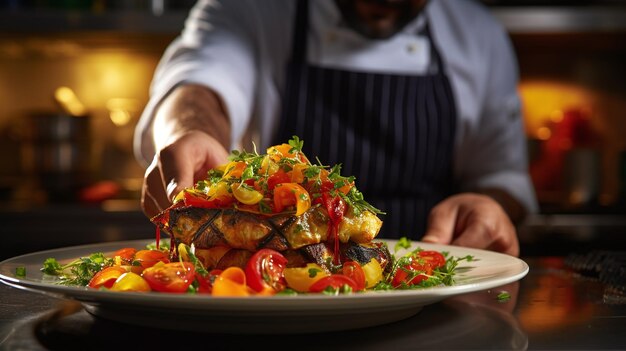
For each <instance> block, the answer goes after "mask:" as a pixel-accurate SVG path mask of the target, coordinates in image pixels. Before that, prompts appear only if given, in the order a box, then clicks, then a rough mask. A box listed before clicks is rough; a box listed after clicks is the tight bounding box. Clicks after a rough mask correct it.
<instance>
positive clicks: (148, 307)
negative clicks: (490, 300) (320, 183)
mask: <svg viewBox="0 0 626 351" xmlns="http://www.w3.org/2000/svg"><path fill="white" fill-rule="evenodd" d="M152 241H153V240H134V241H121V242H109V243H102V244H93V245H83V246H74V247H67V248H62V249H56V250H48V251H41V252H36V253H32V254H27V255H22V256H17V257H14V258H11V259H8V260H5V261H3V262H1V263H0V281H2V282H3V283H5V284H8V285H11V286H14V287H17V288H22V289H28V290H33V291H37V292H41V293H45V294H52V295H54V296H57V297H61V298H69V299H75V300H78V301H80V302H82V303H83V305H84V306H85V308H86V309H87V310H88V311H89V312H90V313H92V314H94V315H97V316H100V317H103V318H107V319H112V320H116V321H120V322H125V323H132V324H139V325H146V326H155V327H160V328H168V329H179V330H196V331H211V332H221V333H261V334H268V333H309V332H323V331H337V330H348V329H356V328H363V327H370V326H374V325H380V324H385V323H390V322H394V321H398V320H402V319H405V318H408V317H410V316H413V315H415V314H416V313H418V312H419V311H420V309H421V308H422V307H423V306H425V305H428V304H432V303H435V302H438V301H441V300H443V299H446V298H448V297H451V296H456V295H460V294H464V293H469V292H475V291H480V290H486V289H491V288H495V287H498V286H501V285H504V284H508V283H511V282H514V281H517V280H519V279H521V278H523V277H524V276H525V275H526V274H527V273H528V265H527V264H526V263H525V262H524V261H522V260H520V259H518V258H515V257H512V256H508V255H504V254H500V253H496V252H491V251H485V250H477V249H470V248H463V247H456V246H446V245H433V244H426V243H421V242H414V243H413V246H412V247H411V249H414V248H416V247H417V246H419V247H421V248H423V249H425V250H437V251H447V252H449V253H450V255H452V256H457V257H461V256H465V255H473V256H474V258H476V260H475V261H472V262H462V263H461V264H460V265H459V267H462V269H461V270H460V273H459V274H458V275H457V276H456V283H455V285H453V286H441V287H432V288H426V289H417V290H399V291H372V292H367V293H356V294H351V295H341V296H326V295H321V294H320V295H298V296H265V297H260V296H255V297H243V298H239V297H237V298H235V297H232V298H229V297H211V296H206V295H178V294H164V293H132V292H110V291H101V290H93V289H89V288H79V287H69V286H63V285H58V284H56V279H54V277H50V276H44V275H43V274H42V273H41V272H40V270H39V269H40V268H41V266H42V264H43V262H44V260H45V259H46V258H49V257H54V258H56V259H57V260H59V261H65V260H70V259H74V258H77V257H82V256H87V255H89V254H91V253H94V252H103V253H105V254H106V253H110V252H113V251H115V250H117V249H120V248H122V247H135V248H145V246H146V244H148V243H150V242H152ZM383 241H386V242H387V243H388V244H389V248H390V250H392V251H393V250H394V245H395V243H396V241H395V240H383ZM400 254H402V251H400V252H398V253H397V255H400ZM17 267H25V268H26V277H23V278H17V277H16V276H15V272H16V268H17Z"/></svg>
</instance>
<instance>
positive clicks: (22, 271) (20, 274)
mask: <svg viewBox="0 0 626 351" xmlns="http://www.w3.org/2000/svg"><path fill="white" fill-rule="evenodd" d="M15 277H16V278H26V267H22V266H20V267H15Z"/></svg>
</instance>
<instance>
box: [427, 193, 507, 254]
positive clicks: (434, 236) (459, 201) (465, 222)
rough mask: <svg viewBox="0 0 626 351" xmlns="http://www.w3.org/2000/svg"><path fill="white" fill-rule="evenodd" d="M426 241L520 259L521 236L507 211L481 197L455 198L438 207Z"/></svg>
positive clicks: (463, 194) (466, 195)
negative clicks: (498, 253)
mask: <svg viewBox="0 0 626 351" xmlns="http://www.w3.org/2000/svg"><path fill="white" fill-rule="evenodd" d="M422 241H424V242H429V243H436V244H446V245H447V244H451V245H458V246H466V247H473V248H479V249H487V250H492V251H499V252H503V253H506V254H509V255H512V256H518V255H519V242H518V239H517V232H516V230H515V227H514V225H513V223H512V222H511V219H510V218H509V215H508V214H507V212H505V210H504V208H503V207H502V206H501V205H500V204H499V203H498V202H497V201H495V200H494V199H493V198H492V197H490V196H487V195H482V194H477V193H462V194H458V195H454V196H451V197H449V198H447V199H445V200H443V201H442V202H440V203H439V204H437V206H435V207H434V208H433V209H432V210H431V212H430V216H429V218H428V228H427V230H426V234H425V235H424V237H423V238H422Z"/></svg>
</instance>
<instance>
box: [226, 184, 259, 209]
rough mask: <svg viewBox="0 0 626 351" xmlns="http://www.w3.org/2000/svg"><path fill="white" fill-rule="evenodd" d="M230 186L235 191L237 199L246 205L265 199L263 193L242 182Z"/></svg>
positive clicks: (234, 194)
mask: <svg viewBox="0 0 626 351" xmlns="http://www.w3.org/2000/svg"><path fill="white" fill-rule="evenodd" d="M230 188H231V190H232V191H233V196H234V197H235V199H237V200H239V202H241V203H244V204H246V205H254V204H257V203H258V202H259V201H261V199H263V194H261V193H260V192H258V191H256V190H254V189H253V188H252V187H250V186H247V185H244V184H242V183H236V184H233V185H231V187H230Z"/></svg>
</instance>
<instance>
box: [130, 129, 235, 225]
mask: <svg viewBox="0 0 626 351" xmlns="http://www.w3.org/2000/svg"><path fill="white" fill-rule="evenodd" d="M227 157H228V152H227V151H226V149H225V148H224V147H223V146H222V144H221V143H220V142H218V141H217V140H216V139H215V138H213V137H211V136H210V135H208V134H206V133H204V132H201V131H190V132H188V133H185V134H183V135H181V136H180V137H178V138H177V139H175V140H173V141H172V142H171V143H170V144H169V145H167V146H165V147H164V148H163V149H161V151H159V152H157V154H156V155H155V156H154V159H153V161H152V163H151V164H150V166H149V167H148V168H147V169H146V174H145V177H144V184H143V188H142V193H141V206H142V208H143V211H144V213H145V214H146V216H148V218H152V217H154V216H155V215H156V214H158V213H159V212H161V211H162V210H164V209H166V208H167V207H169V206H170V205H171V204H172V200H173V199H174V197H176V195H177V194H178V193H179V192H180V191H181V190H183V189H184V188H187V187H191V186H193V185H194V184H195V183H196V182H197V181H199V180H201V179H204V178H206V172H207V171H208V170H209V169H211V168H214V167H216V166H219V165H221V164H224V163H225V162H226V160H227Z"/></svg>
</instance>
